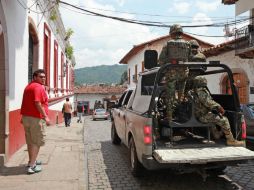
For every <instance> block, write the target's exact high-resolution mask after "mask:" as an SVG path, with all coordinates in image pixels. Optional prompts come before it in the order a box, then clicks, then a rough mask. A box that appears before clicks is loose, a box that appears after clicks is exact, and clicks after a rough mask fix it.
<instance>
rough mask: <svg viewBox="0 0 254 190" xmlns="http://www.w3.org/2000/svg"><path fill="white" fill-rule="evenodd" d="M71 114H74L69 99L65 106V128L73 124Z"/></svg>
mask: <svg viewBox="0 0 254 190" xmlns="http://www.w3.org/2000/svg"><path fill="white" fill-rule="evenodd" d="M71 112H72V105H71V103H70V102H69V98H66V102H65V103H64V105H63V114H64V123H65V127H69V126H70V124H71Z"/></svg>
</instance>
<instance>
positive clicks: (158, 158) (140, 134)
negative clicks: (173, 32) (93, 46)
mask: <svg viewBox="0 0 254 190" xmlns="http://www.w3.org/2000/svg"><path fill="white" fill-rule="evenodd" d="M145 60H147V59H146V58H145ZM154 60H155V61H157V59H154ZM156 64H157V63H155V64H154V65H156ZM146 65H147V63H146V61H145V68H147V67H146ZM149 67H151V65H149ZM176 67H186V68H188V70H189V76H190V77H189V78H188V79H187V83H186V88H187V86H188V88H190V87H191V79H192V78H193V77H195V76H205V77H206V78H207V79H208V87H210V88H209V89H210V93H211V96H212V97H213V99H214V100H215V101H216V102H218V103H220V104H221V105H222V106H223V107H224V109H225V116H226V117H227V118H228V119H229V122H230V126H231V131H232V133H233V135H234V137H235V138H236V139H238V140H245V139H244V138H245V136H246V134H245V131H246V130H245V128H244V127H245V125H244V122H243V121H244V119H243V115H242V112H241V108H240V103H239V98H238V94H237V91H236V87H235V86H234V83H233V74H232V72H231V70H230V69H229V67H227V66H226V65H224V64H198V63H195V64H179V65H175V64H165V65H163V66H161V67H153V68H151V69H146V70H145V72H143V73H141V74H140V75H139V78H138V81H137V85H136V88H134V89H128V90H126V91H125V92H124V93H123V95H122V96H121V98H120V99H119V103H118V105H117V107H116V108H114V109H112V119H113V120H112V127H111V140H112V143H113V144H116V145H117V144H120V143H121V142H122V143H123V144H124V145H126V146H127V147H128V149H129V152H130V154H129V155H130V156H129V159H130V168H131V172H132V174H133V175H134V176H139V175H140V174H141V173H142V171H143V168H146V169H149V170H154V169H162V168H170V169H177V170H181V172H190V171H191V172H193V171H197V172H198V173H200V174H202V176H203V177H204V178H206V176H207V175H206V172H221V171H223V170H224V169H225V168H226V167H227V166H229V165H237V164H239V163H244V162H246V161H247V160H249V159H253V158H254V152H252V151H250V150H248V149H246V148H245V147H232V146H227V145H226V139H225V137H222V138H220V139H218V140H215V139H213V138H212V137H211V136H210V129H211V128H212V127H215V126H214V125H213V124H204V123H201V122H199V121H198V120H197V119H196V118H195V116H194V108H195V103H194V100H193V97H192V96H191V95H187V96H186V99H187V100H186V101H184V102H182V103H181V104H178V105H177V107H176V109H175V112H174V116H175V120H173V121H168V120H167V117H166V116H165V115H166V114H165V111H166V104H165V103H162V102H161V101H160V99H161V98H162V96H164V95H165V92H166V91H165V88H166V85H165V73H167V72H168V71H170V69H172V68H174V69H175V68H176ZM222 75H223V76H224V75H225V76H228V81H229V85H230V87H231V91H232V93H230V94H221V93H220V87H218V85H219V79H220V77H221V76H222ZM209 79H210V80H209ZM216 84H217V86H216Z"/></svg>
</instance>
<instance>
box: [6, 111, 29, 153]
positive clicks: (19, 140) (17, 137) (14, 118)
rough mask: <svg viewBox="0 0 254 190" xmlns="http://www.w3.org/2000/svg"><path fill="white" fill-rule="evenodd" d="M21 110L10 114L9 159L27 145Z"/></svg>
mask: <svg viewBox="0 0 254 190" xmlns="http://www.w3.org/2000/svg"><path fill="white" fill-rule="evenodd" d="M20 120H21V115H20V109H18V110H14V111H10V112H9V149H8V152H6V154H8V158H9V157H10V156H11V155H13V154H14V153H15V152H16V151H17V150H18V149H19V148H21V147H22V146H23V145H24V144H25V132H24V128H23V126H22V124H21V123H20Z"/></svg>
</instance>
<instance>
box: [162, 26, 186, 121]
mask: <svg viewBox="0 0 254 190" xmlns="http://www.w3.org/2000/svg"><path fill="white" fill-rule="evenodd" d="M182 33H183V30H182V27H181V26H180V25H178V24H175V25H172V26H171V27H170V36H171V38H172V39H171V40H169V41H168V42H167V44H166V45H165V46H164V47H163V48H162V51H161V53H160V56H159V64H160V65H164V64H168V63H169V64H179V63H183V62H185V61H188V57H189V52H190V46H189V43H188V42H186V41H185V40H183V39H182V37H181V35H182ZM188 73H189V71H188V68H187V67H174V68H170V69H169V70H168V71H167V72H166V74H165V77H166V90H167V113H168V114H167V118H168V120H169V121H171V120H172V115H173V111H174V109H173V108H174V106H175V105H176V104H177V101H176V84H177V86H178V94H177V99H178V102H179V101H181V99H182V98H183V95H184V88H185V83H186V79H187V77H188Z"/></svg>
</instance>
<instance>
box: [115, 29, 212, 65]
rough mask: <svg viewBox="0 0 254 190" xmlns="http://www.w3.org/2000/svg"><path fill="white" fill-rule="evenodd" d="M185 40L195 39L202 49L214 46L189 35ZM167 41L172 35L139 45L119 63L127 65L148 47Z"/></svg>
mask: <svg viewBox="0 0 254 190" xmlns="http://www.w3.org/2000/svg"><path fill="white" fill-rule="evenodd" d="M182 37H183V39H185V40H191V39H195V40H197V41H198V43H199V45H200V46H201V47H202V48H209V47H212V46H213V44H210V43H208V42H204V41H202V40H200V39H197V38H195V37H193V36H191V35H189V34H185V33H184V34H183V35H182ZM165 39H168V40H169V39H171V38H170V35H166V36H162V37H159V38H156V39H153V40H150V41H147V42H144V43H141V44H139V45H134V47H133V48H132V49H131V50H130V51H129V52H128V53H127V54H126V55H125V56H124V57H123V58H122V59H121V60H120V62H119V63H122V64H127V63H128V61H129V59H130V58H131V57H132V56H134V55H135V54H137V53H138V52H139V51H141V50H142V49H144V48H145V47H146V46H147V45H151V44H153V43H155V42H158V41H162V40H165Z"/></svg>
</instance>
